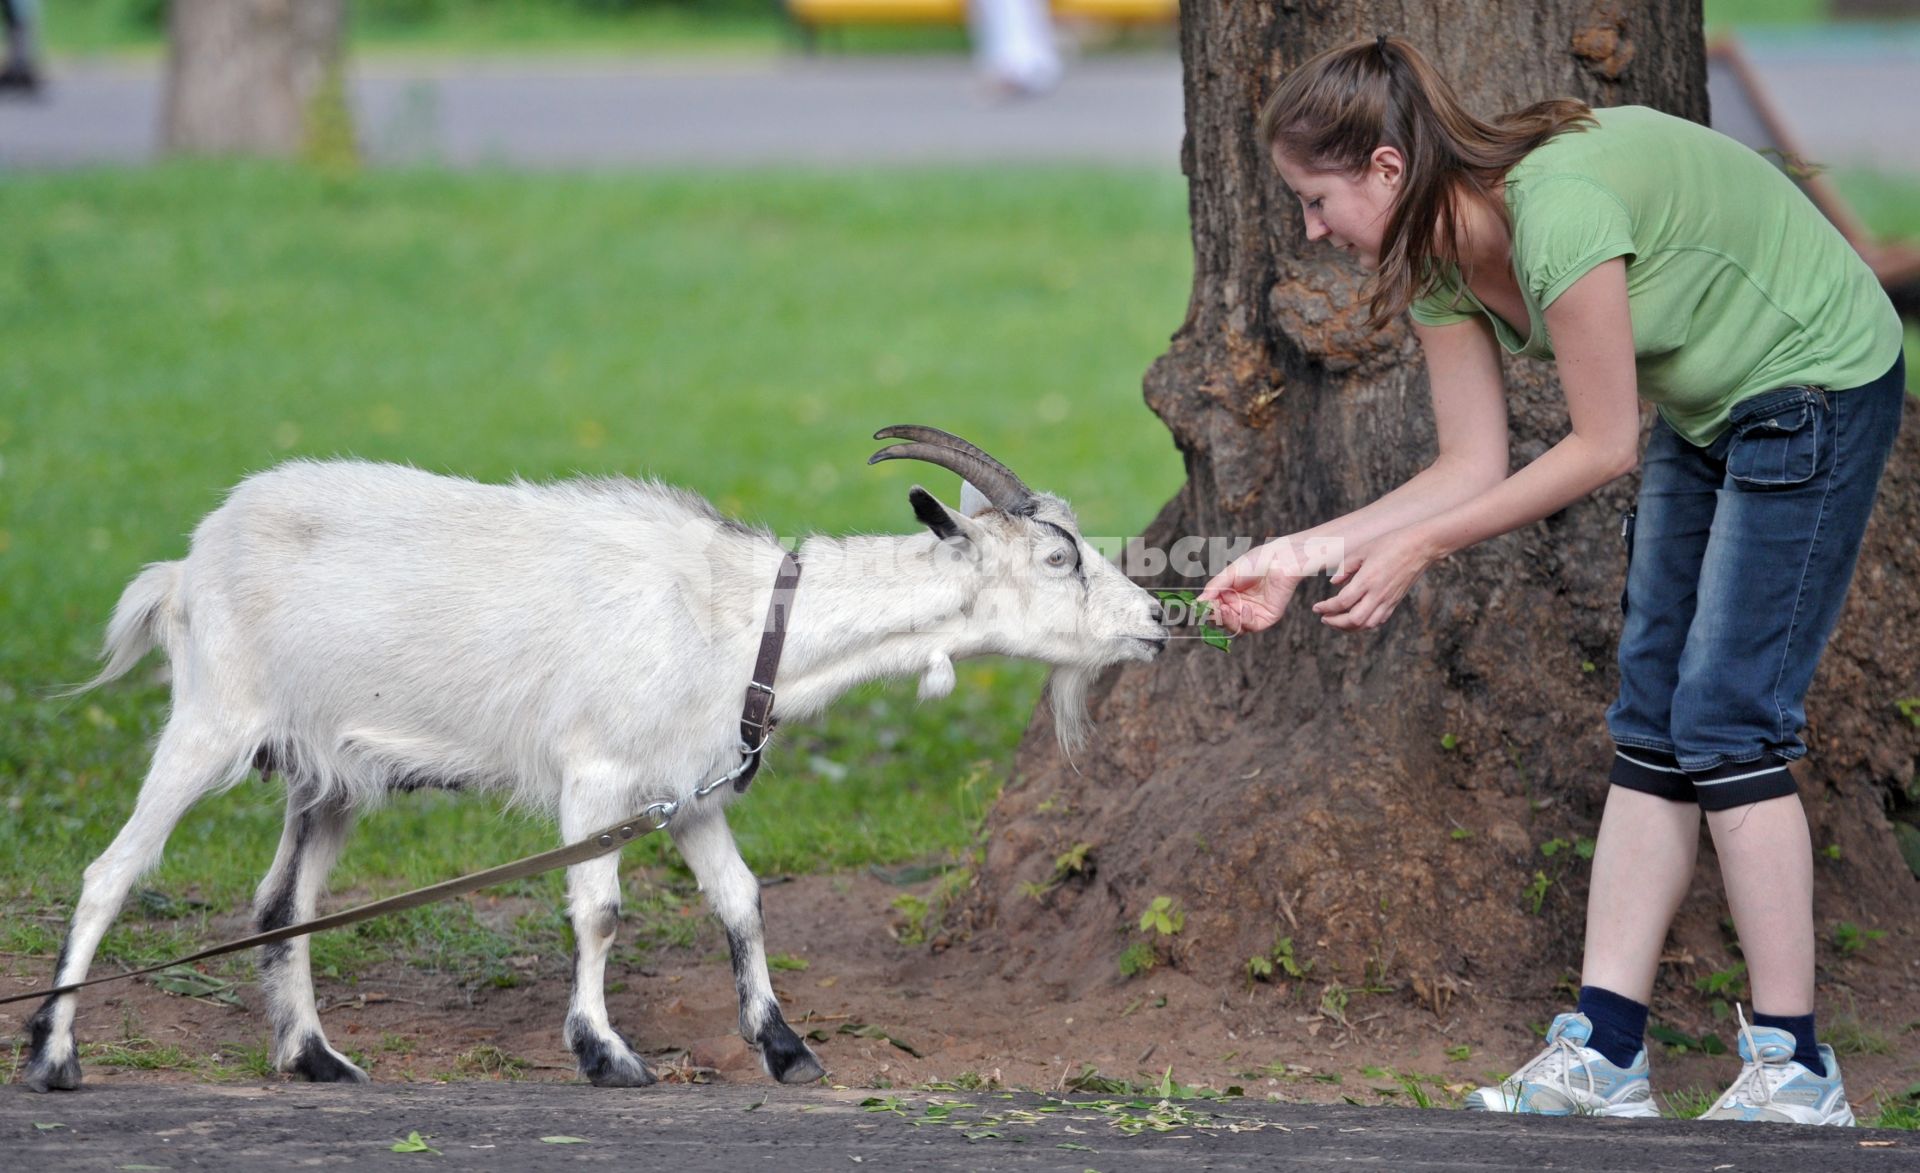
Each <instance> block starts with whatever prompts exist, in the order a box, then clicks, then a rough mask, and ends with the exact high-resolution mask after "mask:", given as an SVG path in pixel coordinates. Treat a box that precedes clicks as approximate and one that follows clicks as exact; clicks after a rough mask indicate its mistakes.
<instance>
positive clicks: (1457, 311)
mask: <svg viewBox="0 0 1920 1173" xmlns="http://www.w3.org/2000/svg"><path fill="white" fill-rule="evenodd" d="M1407 312H1408V313H1409V314H1412V315H1413V320H1414V321H1416V322H1418V323H1420V324H1421V325H1422V326H1451V325H1453V324H1454V323H1455V322H1464V321H1466V320H1468V319H1469V318H1471V317H1473V316H1474V315H1475V314H1476V313H1477V312H1478V308H1477V307H1476V306H1475V305H1474V304H1473V302H1472V301H1470V300H1468V298H1467V296H1466V294H1464V293H1462V292H1461V290H1460V281H1459V277H1458V274H1457V273H1455V272H1452V271H1451V270H1450V271H1449V272H1447V273H1444V274H1442V275H1441V277H1440V279H1439V280H1438V281H1437V282H1435V283H1434V287H1433V290H1432V291H1431V292H1429V293H1425V294H1422V295H1421V296H1419V297H1416V298H1414V299H1413V302H1412V304H1411V305H1409V306H1408V307H1407Z"/></svg>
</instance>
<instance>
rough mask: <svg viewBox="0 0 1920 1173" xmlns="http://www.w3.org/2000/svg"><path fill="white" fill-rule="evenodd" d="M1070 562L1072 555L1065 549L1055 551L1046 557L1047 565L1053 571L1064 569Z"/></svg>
mask: <svg viewBox="0 0 1920 1173" xmlns="http://www.w3.org/2000/svg"><path fill="white" fill-rule="evenodd" d="M1071 561H1073V555H1072V554H1071V553H1070V552H1068V551H1067V550H1065V549H1059V550H1055V551H1054V552H1053V553H1051V554H1049V555H1047V565H1048V566H1050V567H1052V568H1053V569H1055V570H1063V569H1065V568H1066V566H1067V564H1068V563H1069V562H1071Z"/></svg>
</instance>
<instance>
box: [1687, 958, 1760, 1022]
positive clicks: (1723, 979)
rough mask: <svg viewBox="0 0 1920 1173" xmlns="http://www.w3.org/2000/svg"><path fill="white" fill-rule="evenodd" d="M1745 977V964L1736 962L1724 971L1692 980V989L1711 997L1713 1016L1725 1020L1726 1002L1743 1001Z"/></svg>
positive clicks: (1727, 1008) (1719, 970)
mask: <svg viewBox="0 0 1920 1173" xmlns="http://www.w3.org/2000/svg"><path fill="white" fill-rule="evenodd" d="M1746 977H1747V963H1746V962H1744V961H1736V962H1734V963H1733V964H1732V965H1729V966H1727V968H1725V969H1716V970H1714V971H1713V972H1712V973H1708V974H1702V975H1701V976H1700V977H1698V978H1696V979H1694V983H1693V988H1694V989H1696V990H1699V991H1700V992H1701V993H1702V994H1706V995H1708V996H1709V997H1711V998H1712V999H1713V1016H1714V1017H1715V1018H1718V1019H1721V1020H1725V1019H1726V1018H1727V1016H1728V1012H1729V1010H1730V1007H1729V1006H1728V1002H1729V1001H1743V1000H1745V996H1746V984H1747V983H1746Z"/></svg>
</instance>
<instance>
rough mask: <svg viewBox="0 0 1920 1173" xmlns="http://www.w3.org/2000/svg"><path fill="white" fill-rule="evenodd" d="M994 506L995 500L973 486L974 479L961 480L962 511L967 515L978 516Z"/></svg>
mask: <svg viewBox="0 0 1920 1173" xmlns="http://www.w3.org/2000/svg"><path fill="white" fill-rule="evenodd" d="M992 508H993V502H991V501H989V500H987V495H986V494H985V493H982V492H981V491H980V490H978V489H976V488H974V487H973V482H972V481H961V482H960V512H961V513H962V514H963V515H965V516H967V517H978V516H980V515H981V514H982V513H985V512H986V511H987V510H989V509H992Z"/></svg>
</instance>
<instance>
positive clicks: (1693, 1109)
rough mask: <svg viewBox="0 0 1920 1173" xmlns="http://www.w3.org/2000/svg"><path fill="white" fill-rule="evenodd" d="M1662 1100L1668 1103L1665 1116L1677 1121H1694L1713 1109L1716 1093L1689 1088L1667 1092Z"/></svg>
mask: <svg viewBox="0 0 1920 1173" xmlns="http://www.w3.org/2000/svg"><path fill="white" fill-rule="evenodd" d="M1661 1099H1664V1100H1665V1101H1666V1102H1667V1110H1666V1112H1665V1113H1663V1115H1667V1116H1671V1117H1673V1118H1674V1119H1676V1120H1692V1119H1694V1118H1695V1117H1698V1116H1700V1115H1702V1114H1704V1113H1705V1112H1706V1110H1707V1109H1708V1108H1711V1107H1713V1101H1714V1093H1712V1092H1710V1091H1703V1090H1701V1089H1700V1088H1697V1087H1687V1088H1681V1089H1679V1090H1678V1091H1671V1092H1667V1093H1666V1094H1665V1095H1663V1096H1662V1097H1661Z"/></svg>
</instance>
